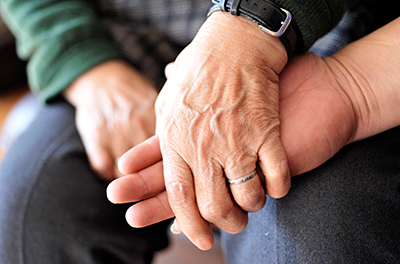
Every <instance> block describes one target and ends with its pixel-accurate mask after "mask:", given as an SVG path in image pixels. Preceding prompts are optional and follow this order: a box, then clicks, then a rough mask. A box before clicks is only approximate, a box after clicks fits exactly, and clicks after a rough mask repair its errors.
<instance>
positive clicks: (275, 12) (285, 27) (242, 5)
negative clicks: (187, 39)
mask: <svg viewBox="0 0 400 264" xmlns="http://www.w3.org/2000/svg"><path fill="white" fill-rule="evenodd" d="M212 3H213V4H214V6H213V7H211V9H210V11H209V12H208V16H210V15H211V14H212V13H214V12H215V11H222V12H230V13H231V14H232V15H235V16H243V17H246V18H248V19H250V20H252V21H253V22H255V23H257V24H258V27H259V28H260V29H261V30H262V31H264V32H265V33H267V34H269V35H271V36H274V37H277V38H279V39H280V41H281V42H282V43H283V45H284V46H285V49H286V52H287V54H288V58H290V57H292V55H293V54H294V52H295V50H296V45H297V43H298V42H299V41H298V40H299V38H298V36H297V34H296V32H295V30H294V28H293V25H292V23H291V22H292V15H291V14H290V12H289V11H287V10H285V9H283V8H280V7H279V6H277V5H276V4H275V3H272V2H270V1H268V0H212Z"/></svg>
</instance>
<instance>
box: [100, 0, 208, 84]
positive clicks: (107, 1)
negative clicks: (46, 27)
mask: <svg viewBox="0 0 400 264" xmlns="http://www.w3.org/2000/svg"><path fill="white" fill-rule="evenodd" d="M97 2H98V7H99V10H100V13H101V15H102V16H103V18H104V21H105V23H106V25H107V26H108V28H109V31H110V33H111V35H112V37H113V39H114V41H115V43H116V44H117V45H118V46H119V47H120V49H121V50H122V51H123V53H124V54H125V55H126V56H127V58H128V59H129V60H130V61H131V62H132V63H133V64H134V66H135V67H136V68H137V69H139V70H141V71H142V72H143V73H144V74H146V75H147V76H148V77H150V78H151V79H152V80H154V81H155V82H156V83H157V84H158V86H159V87H160V88H161V86H162V85H163V83H164V82H165V77H164V68H165V66H166V65H167V64H168V63H170V62H172V61H174V60H175V58H176V56H177V55H178V54H179V53H180V52H181V50H182V49H183V48H184V47H185V46H186V45H188V44H189V43H190V41H192V39H193V38H194V36H195V35H196V33H197V31H198V30H199V28H200V26H201V25H202V24H203V23H204V21H205V19H206V18H207V13H208V10H209V9H210V7H211V6H212V3H211V1H210V0H97Z"/></svg>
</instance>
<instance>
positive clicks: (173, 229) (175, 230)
mask: <svg viewBox="0 0 400 264" xmlns="http://www.w3.org/2000/svg"><path fill="white" fill-rule="evenodd" d="M170 230H171V232H172V234H175V235H179V234H180V233H182V230H181V228H180V227H179V224H178V221H176V219H175V220H174V222H173V223H172V225H171V227H170Z"/></svg>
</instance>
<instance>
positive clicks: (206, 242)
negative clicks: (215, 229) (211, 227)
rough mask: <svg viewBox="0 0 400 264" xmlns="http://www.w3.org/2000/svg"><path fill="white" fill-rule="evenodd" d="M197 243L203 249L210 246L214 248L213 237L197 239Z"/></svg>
mask: <svg viewBox="0 0 400 264" xmlns="http://www.w3.org/2000/svg"><path fill="white" fill-rule="evenodd" d="M196 245H197V247H198V248H199V249H201V250H209V249H210V248H212V245H213V242H212V240H211V238H209V237H204V238H201V239H197V240H196Z"/></svg>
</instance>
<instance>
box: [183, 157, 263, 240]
mask: <svg viewBox="0 0 400 264" xmlns="http://www.w3.org/2000/svg"><path fill="white" fill-rule="evenodd" d="M194 173H195V175H197V177H195V186H196V198H197V204H198V206H199V210H200V212H201V215H202V216H203V218H204V219H205V220H207V221H208V222H210V223H213V224H214V225H215V226H217V227H219V228H220V229H222V230H224V231H226V232H228V233H232V234H236V233H239V232H240V231H242V230H243V229H244V228H245V227H246V225H247V222H248V218H247V213H245V212H243V210H242V209H241V208H240V207H239V206H237V205H236V204H235V203H234V201H233V200H232V198H231V195H230V192H229V189H228V187H227V185H226V178H225V177H224V175H223V170H222V168H221V166H220V165H219V164H208V165H207V166H200V167H199V168H196V169H195V170H194ZM264 196H265V195H264ZM178 220H179V219H178ZM179 223H181V222H179Z"/></svg>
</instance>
